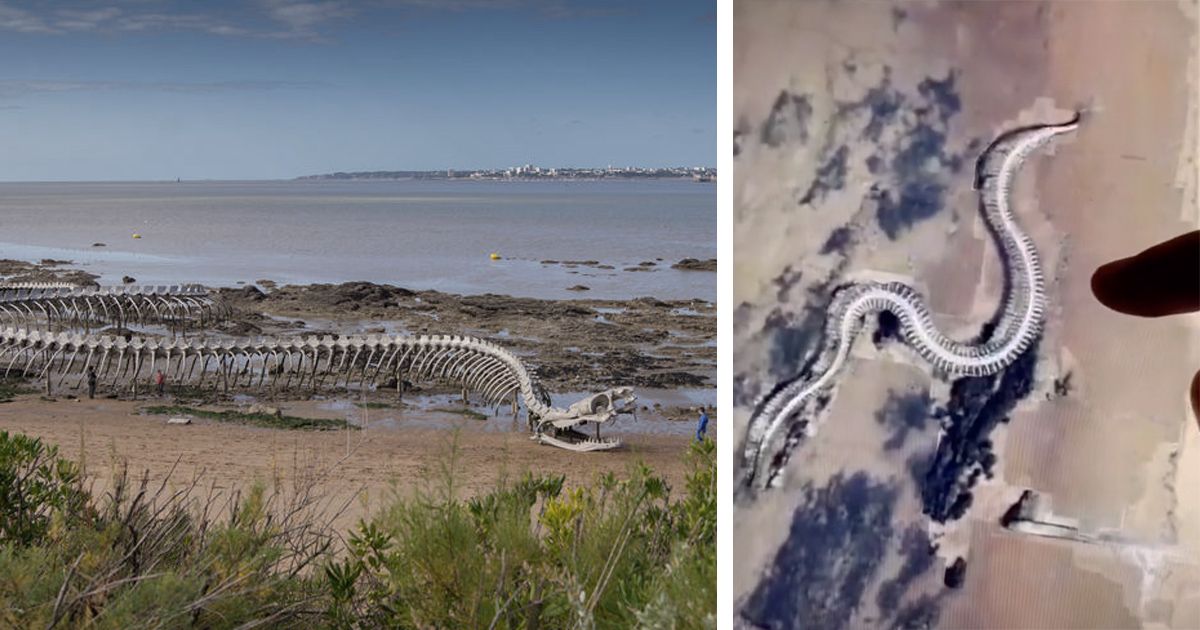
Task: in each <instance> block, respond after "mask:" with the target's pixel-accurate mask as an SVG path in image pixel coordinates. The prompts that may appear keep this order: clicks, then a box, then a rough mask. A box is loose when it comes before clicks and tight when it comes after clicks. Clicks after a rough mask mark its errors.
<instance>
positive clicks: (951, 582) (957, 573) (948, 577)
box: [942, 556, 967, 588]
mask: <svg viewBox="0 0 1200 630" xmlns="http://www.w3.org/2000/svg"><path fill="white" fill-rule="evenodd" d="M966 581H967V561H966V560H964V559H963V557H962V556H959V557H957V558H955V559H954V563H953V564H951V565H950V566H948V567H946V573H945V574H944V575H943V577H942V583H943V584H945V585H946V588H962V585H963V582H966Z"/></svg>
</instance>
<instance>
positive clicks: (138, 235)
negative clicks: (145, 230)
mask: <svg viewBox="0 0 1200 630" xmlns="http://www.w3.org/2000/svg"><path fill="white" fill-rule="evenodd" d="M133 238H142V235H141V234H138V233H137V232H134V234H133Z"/></svg>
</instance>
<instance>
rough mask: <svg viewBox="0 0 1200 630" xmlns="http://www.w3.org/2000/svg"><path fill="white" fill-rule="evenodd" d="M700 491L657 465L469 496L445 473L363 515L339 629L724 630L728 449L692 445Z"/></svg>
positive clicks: (329, 574)
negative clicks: (720, 470) (680, 489)
mask: <svg viewBox="0 0 1200 630" xmlns="http://www.w3.org/2000/svg"><path fill="white" fill-rule="evenodd" d="M689 457H690V461H691V466H692V468H691V471H690V473H689V475H688V480H687V493H686V495H685V497H684V498H683V499H682V500H680V501H672V500H671V498H670V489H669V487H668V486H667V484H666V483H665V482H664V481H663V480H662V479H660V478H658V477H655V476H654V475H653V474H652V473H651V471H650V470H649V469H647V468H645V467H644V466H635V467H633V468H632V469H631V470H630V471H629V475H628V478H627V479H624V480H618V479H617V478H616V476H614V475H612V474H606V475H602V476H600V477H599V478H598V479H597V483H596V484H594V485H593V486H591V487H589V488H575V489H572V490H564V488H563V477H561V476H534V475H526V476H524V477H522V478H521V479H520V480H519V481H517V482H516V483H504V484H502V485H501V486H500V487H499V488H498V489H496V490H494V491H493V492H491V493H488V494H485V495H482V496H479V497H476V498H474V499H470V500H467V501H462V500H460V499H458V498H457V496H456V491H455V471H454V470H453V464H454V462H455V457H454V456H453V455H452V456H451V457H450V459H449V464H448V465H447V467H446V468H445V469H443V471H442V474H441V476H440V477H439V478H438V479H437V480H436V481H435V483H433V484H431V485H430V487H429V488H428V489H427V490H425V491H423V492H419V493H416V494H415V495H414V496H412V497H411V498H403V499H397V500H396V501H395V503H394V504H393V505H392V506H391V507H390V508H389V509H387V510H385V511H384V512H383V513H381V514H379V515H378V516H376V517H375V518H373V519H371V520H370V521H367V522H362V523H360V525H359V527H358V529H357V531H355V532H354V533H353V534H352V535H351V538H350V542H349V550H350V554H349V556H348V557H346V558H345V559H343V560H341V561H339V562H335V563H330V564H328V565H326V568H325V580H326V583H327V586H328V590H329V592H330V594H331V602H330V607H329V610H328V613H327V615H328V620H329V621H330V623H332V624H333V625H335V626H338V627H355V626H356V624H364V623H365V624H367V625H371V626H375V625H378V626H387V627H411V628H429V627H437V628H443V627H456V628H475V627H486V628H493V627H495V628H535V627H536V628H627V627H635V626H658V627H664V628H675V627H678V628H704V627H716V618H715V614H716V547H715V545H716V475H715V470H716V449H715V448H714V446H713V444H712V442H708V441H706V442H703V443H700V444H697V445H695V446H693V447H692V451H691V453H690V455H689Z"/></svg>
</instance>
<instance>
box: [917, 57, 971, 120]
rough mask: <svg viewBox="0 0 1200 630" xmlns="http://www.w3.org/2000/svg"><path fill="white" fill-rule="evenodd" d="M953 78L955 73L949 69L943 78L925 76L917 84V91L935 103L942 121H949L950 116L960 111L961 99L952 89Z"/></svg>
mask: <svg viewBox="0 0 1200 630" xmlns="http://www.w3.org/2000/svg"><path fill="white" fill-rule="evenodd" d="M954 79H955V74H954V71H953V70H951V71H950V72H949V73H948V74H947V75H946V78H945V79H942V80H940V81H939V80H937V79H935V78H933V77H926V78H925V80H924V81H921V83H920V85H918V86H917V92H918V93H919V94H920V95H921V96H923V97H925V99H926V100H927V101H929V102H931V103H934V104H935V105H936V107H937V110H938V117H939V118H941V119H942V123H947V122H949V121H950V117H951V116H953V115H955V114H957V113H958V112H960V111H962V99H961V98H960V97H959V96H958V92H956V91H955V90H954Z"/></svg>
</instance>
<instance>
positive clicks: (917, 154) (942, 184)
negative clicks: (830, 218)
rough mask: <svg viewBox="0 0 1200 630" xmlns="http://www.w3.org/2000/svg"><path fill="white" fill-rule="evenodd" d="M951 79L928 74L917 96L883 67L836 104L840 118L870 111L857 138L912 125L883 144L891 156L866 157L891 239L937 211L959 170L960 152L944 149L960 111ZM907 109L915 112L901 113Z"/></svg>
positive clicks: (874, 137)
mask: <svg viewBox="0 0 1200 630" xmlns="http://www.w3.org/2000/svg"><path fill="white" fill-rule="evenodd" d="M900 13H901V17H900V18H898V19H903V11H902V10H900ZM894 17H895V16H894ZM897 23H898V22H897ZM956 79H957V75H956V74H955V73H954V72H953V71H952V72H950V73H949V74H947V75H946V77H945V78H942V79H937V78H934V77H927V78H925V79H924V80H923V81H921V83H920V84H918V86H917V95H914V97H913V98H910V97H909V96H907V95H905V94H904V93H903V92H901V91H899V90H897V89H896V88H895V87H893V85H892V82H891V70H890V68H888V67H885V68H884V74H883V79H882V80H881V81H880V83H879V85H877V86H875V87H872V88H871V89H869V90H868V91H867V93H866V95H864V96H863V98H862V99H861V100H859V101H855V102H851V103H846V104H844V105H842V106H841V108H840V115H842V116H844V115H846V114H848V113H853V112H858V111H862V110H866V111H868V112H869V114H870V116H869V119H868V120H867V124H866V125H865V126H864V127H863V129H862V137H863V138H864V139H865V140H868V141H870V142H873V143H878V142H879V141H880V138H881V137H882V136H883V131H884V129H885V128H886V127H887V126H888V125H891V124H893V123H899V124H904V125H906V127H907V125H910V124H911V127H907V128H905V129H904V130H903V134H902V135H901V137H900V139H899V141H898V143H897V144H896V146H895V147H888V148H891V149H893V150H894V153H893V154H892V156H891V158H890V159H889V158H888V157H886V155H887V153H884V152H881V153H877V154H873V155H871V156H869V157H868V158H867V159H866V167H867V170H868V171H869V172H870V173H871V174H872V175H875V176H878V177H882V178H884V179H885V181H881V182H879V183H877V184H876V185H875V186H874V187H873V188H872V194H871V198H873V199H874V201H875V202H876V219H877V221H878V223H879V227H880V228H881V229H882V230H883V232H884V233H885V234H887V236H888V238H889V239H892V240H895V239H896V238H898V237H899V236H900V234H901V233H903V232H904V231H905V230H907V229H909V228H911V227H912V226H913V224H915V223H917V222H919V221H922V220H925V219H928V218H930V217H932V216H934V215H936V214H937V213H938V212H939V211H940V210H941V209H942V206H943V201H944V197H945V193H946V190H947V188H948V180H949V176H951V175H954V174H958V173H959V172H961V171H962V168H963V165H964V159H963V156H962V155H959V154H956V153H953V152H947V151H946V130H947V128H948V125H949V121H950V119H951V118H953V117H954V116H955V115H956V114H958V113H959V112H960V111H962V99H961V97H960V96H959V94H958V92H957V88H956ZM916 97H919V98H916ZM906 108H909V109H908V110H907V111H911V112H912V113H913V114H915V116H901V113H902V112H905V111H906ZM900 121H903V122H900ZM908 121H915V122H912V123H909V122H908ZM881 148H884V147H881ZM889 173H890V174H889ZM818 181H819V179H818ZM806 198H808V195H806ZM812 198H816V196H815V193H813V197H812ZM802 203H803V201H802Z"/></svg>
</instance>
